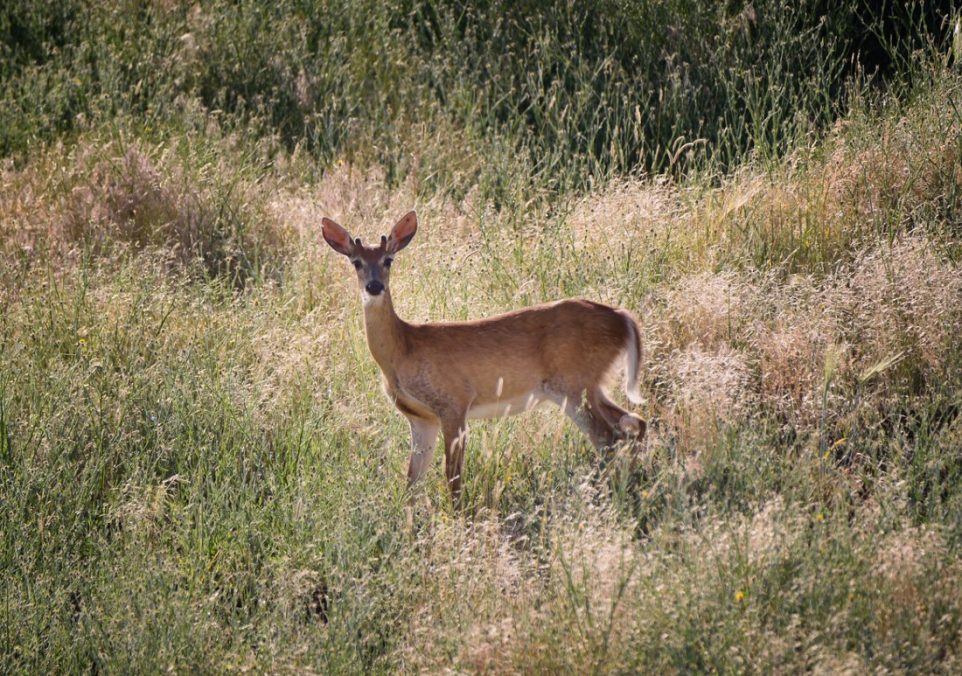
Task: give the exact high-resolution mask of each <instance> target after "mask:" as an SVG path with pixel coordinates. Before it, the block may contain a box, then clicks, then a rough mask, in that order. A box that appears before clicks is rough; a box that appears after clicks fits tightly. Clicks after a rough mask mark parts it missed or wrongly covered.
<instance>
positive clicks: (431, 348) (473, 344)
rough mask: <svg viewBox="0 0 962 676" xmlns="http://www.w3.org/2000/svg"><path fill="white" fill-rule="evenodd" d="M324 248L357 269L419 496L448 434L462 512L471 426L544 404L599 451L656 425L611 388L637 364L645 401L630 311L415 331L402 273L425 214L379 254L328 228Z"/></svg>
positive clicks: (407, 222) (546, 308)
mask: <svg viewBox="0 0 962 676" xmlns="http://www.w3.org/2000/svg"><path fill="white" fill-rule="evenodd" d="M322 223H323V234H324V239H325V240H327V243H328V244H330V245H331V247H332V248H333V249H334V250H335V251H337V252H338V253H340V254H344V255H345V256H347V257H348V259H349V260H350V261H351V263H352V264H353V265H354V268H355V269H356V270H357V281H358V284H360V287H361V298H362V301H363V305H364V326H365V329H366V331H367V343H368V346H369V347H370V348H371V354H372V355H373V356H374V360H375V361H376V362H377V364H378V366H380V367H381V373H382V375H383V379H384V389H385V390H386V392H387V395H388V396H389V397H390V398H391V400H392V401H393V402H394V405H395V406H397V408H398V410H400V411H401V413H403V414H404V415H405V416H406V417H407V419H408V422H409V423H410V424H411V446H412V452H411V459H410V464H409V465H408V485H412V484H414V483H415V482H417V481H418V480H419V479H420V478H421V477H422V476H423V475H424V473H425V472H426V471H427V470H428V468H429V467H430V466H431V459H432V457H433V456H434V446H435V443H436V441H437V436H438V430H440V431H442V432H443V434H444V466H445V472H446V474H447V480H448V484H449V487H450V489H451V495H452V498H453V500H454V503H455V505H457V504H459V502H460V494H461V470H462V465H463V461H464V446H465V438H466V437H465V435H466V431H467V428H466V425H465V420H466V419H467V418H490V417H500V416H503V415H509V414H513V413H520V412H522V411H526V410H528V409H531V408H532V407H534V406H535V405H537V404H538V403H540V402H542V401H550V402H554V403H555V404H558V405H559V406H561V407H562V408H563V409H564V412H565V413H566V414H567V415H568V416H569V417H571V419H572V420H574V421H575V423H576V424H577V425H578V427H579V428H580V429H581V430H582V431H583V432H584V433H585V434H586V435H587V436H588V438H589V439H590V440H591V442H592V443H593V444H594V445H595V447H597V448H598V449H605V448H607V447H609V446H611V445H612V444H614V442H615V441H616V439H617V438H619V437H621V436H629V437H639V438H640V437H641V436H643V435H644V433H645V422H644V421H643V420H642V419H641V418H639V417H638V416H636V415H635V414H633V413H629V412H628V411H626V410H624V409H622V408H620V407H619V406H617V405H615V404H614V403H613V402H612V401H611V400H610V399H609V398H608V397H607V396H606V395H605V392H604V390H603V389H602V382H603V381H604V379H605V376H606V375H607V373H608V372H609V371H610V370H611V369H612V367H613V366H614V365H615V363H616V362H617V361H618V360H619V357H621V355H623V354H624V355H626V356H627V374H626V385H625V391H626V392H627V394H628V398H629V399H630V400H631V401H632V402H633V403H636V404H637V403H640V402H641V395H640V393H639V390H638V370H639V367H640V362H641V356H642V346H641V339H640V332H639V329H638V324H637V322H636V321H635V319H634V317H632V316H631V315H630V314H629V313H628V312H627V311H626V310H622V309H617V308H613V307H610V306H608V305H602V304H601V303H593V302H591V301H587V300H562V301H558V302H555V303H548V304H546V305H538V306H535V307H529V308H524V309H522V310H516V311H514V312H509V313H507V314H503V315H498V316H496V317H490V318H488V319H480V320H477V321H466V322H456V323H455V322H451V323H447V322H445V323H436V324H409V323H408V322H405V321H404V320H403V319H401V318H400V317H398V316H397V314H396V313H395V311H394V305H393V303H392V302H391V291H390V287H389V281H390V273H391V263H392V261H393V260H394V257H395V256H396V255H397V253H398V252H399V251H401V249H403V248H404V247H406V246H407V245H408V244H409V243H410V242H411V238H413V237H414V234H415V233H416V232H417V229H418V219H417V214H416V213H415V212H413V211H412V212H410V213H408V214H407V215H406V216H404V218H402V219H401V220H400V221H398V222H397V224H395V226H394V228H393V229H392V230H391V234H390V235H388V236H387V237H384V236H382V237H381V243H380V244H379V245H378V246H364V245H363V244H362V243H361V240H360V238H358V239H352V238H351V235H350V234H349V233H348V232H347V230H345V229H344V228H342V227H341V226H340V225H338V224H337V223H335V222H334V221H332V220H330V219H328V218H325V219H323V221H322Z"/></svg>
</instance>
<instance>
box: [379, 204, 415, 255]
mask: <svg viewBox="0 0 962 676" xmlns="http://www.w3.org/2000/svg"><path fill="white" fill-rule="evenodd" d="M417 231H418V214H417V212H416V211H409V212H408V213H407V214H405V216H404V218H402V219H401V220H400V221H398V222H397V223H395V224H394V227H393V228H391V234H390V235H388V238H387V245H386V246H385V250H386V251H387V252H388V253H392V254H394V253H397V252H398V251H400V250H401V249H403V248H404V247H406V246H407V245H408V243H409V242H410V241H411V238H413V237H414V233H416V232H417Z"/></svg>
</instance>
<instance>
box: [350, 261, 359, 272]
mask: <svg viewBox="0 0 962 676" xmlns="http://www.w3.org/2000/svg"><path fill="white" fill-rule="evenodd" d="M351 262H352V263H353V264H354V269H355V270H360V269H361V261H351Z"/></svg>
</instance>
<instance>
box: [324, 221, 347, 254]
mask: <svg viewBox="0 0 962 676" xmlns="http://www.w3.org/2000/svg"><path fill="white" fill-rule="evenodd" d="M321 234H323V235H324V239H325V241H327V243H328V244H330V245H331V248H332V249H334V250H335V251H336V252H338V253H340V254H344V255H345V256H350V255H351V254H353V253H354V242H352V241H351V235H350V233H349V232H348V231H347V230H345V229H344V228H342V227H341V226H340V225H338V224H337V223H335V222H334V221H332V220H331V219H330V218H322V219H321Z"/></svg>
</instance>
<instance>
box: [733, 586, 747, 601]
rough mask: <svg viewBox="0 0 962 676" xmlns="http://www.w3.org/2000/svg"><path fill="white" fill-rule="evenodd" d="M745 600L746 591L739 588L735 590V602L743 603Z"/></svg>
mask: <svg viewBox="0 0 962 676" xmlns="http://www.w3.org/2000/svg"><path fill="white" fill-rule="evenodd" d="M744 600H745V592H743V591H742V590H741V589H739V590H738V591H737V592H735V603H741V602H742V601H744Z"/></svg>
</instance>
